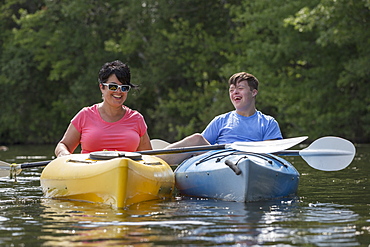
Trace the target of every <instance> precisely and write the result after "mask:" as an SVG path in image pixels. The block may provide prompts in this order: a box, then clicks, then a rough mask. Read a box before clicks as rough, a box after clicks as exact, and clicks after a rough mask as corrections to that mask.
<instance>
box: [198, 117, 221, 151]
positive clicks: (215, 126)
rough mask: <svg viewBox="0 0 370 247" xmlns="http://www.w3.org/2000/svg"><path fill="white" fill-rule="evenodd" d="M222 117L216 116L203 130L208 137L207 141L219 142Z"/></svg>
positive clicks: (204, 135) (203, 134)
mask: <svg viewBox="0 0 370 247" xmlns="http://www.w3.org/2000/svg"><path fill="white" fill-rule="evenodd" d="M220 129H221V128H220V119H219V118H218V117H215V118H214V119H213V120H212V121H211V122H210V123H209V124H208V125H207V127H206V128H205V129H204V130H203V132H202V136H203V137H204V138H205V139H207V141H208V142H209V143H210V144H212V145H214V144H215V143H216V142H217V138H218V134H219V130H220Z"/></svg>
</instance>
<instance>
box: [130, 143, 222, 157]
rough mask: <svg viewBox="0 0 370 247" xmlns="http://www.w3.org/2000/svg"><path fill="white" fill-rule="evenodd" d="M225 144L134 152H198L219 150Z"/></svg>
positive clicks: (147, 153) (152, 153) (145, 153)
mask: <svg viewBox="0 0 370 247" xmlns="http://www.w3.org/2000/svg"><path fill="white" fill-rule="evenodd" d="M225 146H226V145H223V144H219V145H205V146H194V147H181V148H169V149H158V150H146V151H138V152H136V153H139V154H144V155H155V154H157V155H159V154H177V153H188V152H198V151H209V150H219V149H225Z"/></svg>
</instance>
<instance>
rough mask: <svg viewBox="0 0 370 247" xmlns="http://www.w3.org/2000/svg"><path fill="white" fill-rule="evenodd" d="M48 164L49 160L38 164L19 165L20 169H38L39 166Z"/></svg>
mask: <svg viewBox="0 0 370 247" xmlns="http://www.w3.org/2000/svg"><path fill="white" fill-rule="evenodd" d="M50 162H51V160H45V161H38V162H32V163H23V164H21V169H24V168H32V167H39V166H46V165H47V164H49V163H50Z"/></svg>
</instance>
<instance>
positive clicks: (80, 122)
mask: <svg viewBox="0 0 370 247" xmlns="http://www.w3.org/2000/svg"><path fill="white" fill-rule="evenodd" d="M85 119H86V113H85V108H84V109H82V110H80V111H79V112H78V113H77V114H76V115H75V116H74V117H73V118H72V120H71V123H72V124H73V126H75V128H76V129H77V131H78V132H79V133H82V127H83V126H84V123H85Z"/></svg>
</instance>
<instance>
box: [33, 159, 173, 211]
mask: <svg viewBox="0 0 370 247" xmlns="http://www.w3.org/2000/svg"><path fill="white" fill-rule="evenodd" d="M40 182H41V187H42V189H43V192H44V195H45V197H49V198H58V199H70V200H82V201H88V202H97V203H104V204H108V205H111V206H113V207H116V208H122V207H126V206H128V205H131V204H134V203H138V202H142V201H148V200H154V199H162V198H169V197H171V196H172V192H173V189H174V174H173V171H172V169H171V167H170V166H169V165H168V164H167V163H165V162H164V161H163V160H161V159H159V158H157V157H154V156H145V155H144V156H142V157H141V159H140V160H132V159H129V158H114V159H110V160H91V159H90V158H89V155H88V154H74V155H69V156H64V157H60V158H57V159H55V160H53V161H52V162H50V164H49V165H48V166H46V167H45V169H44V170H43V172H42V174H41V177H40Z"/></svg>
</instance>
